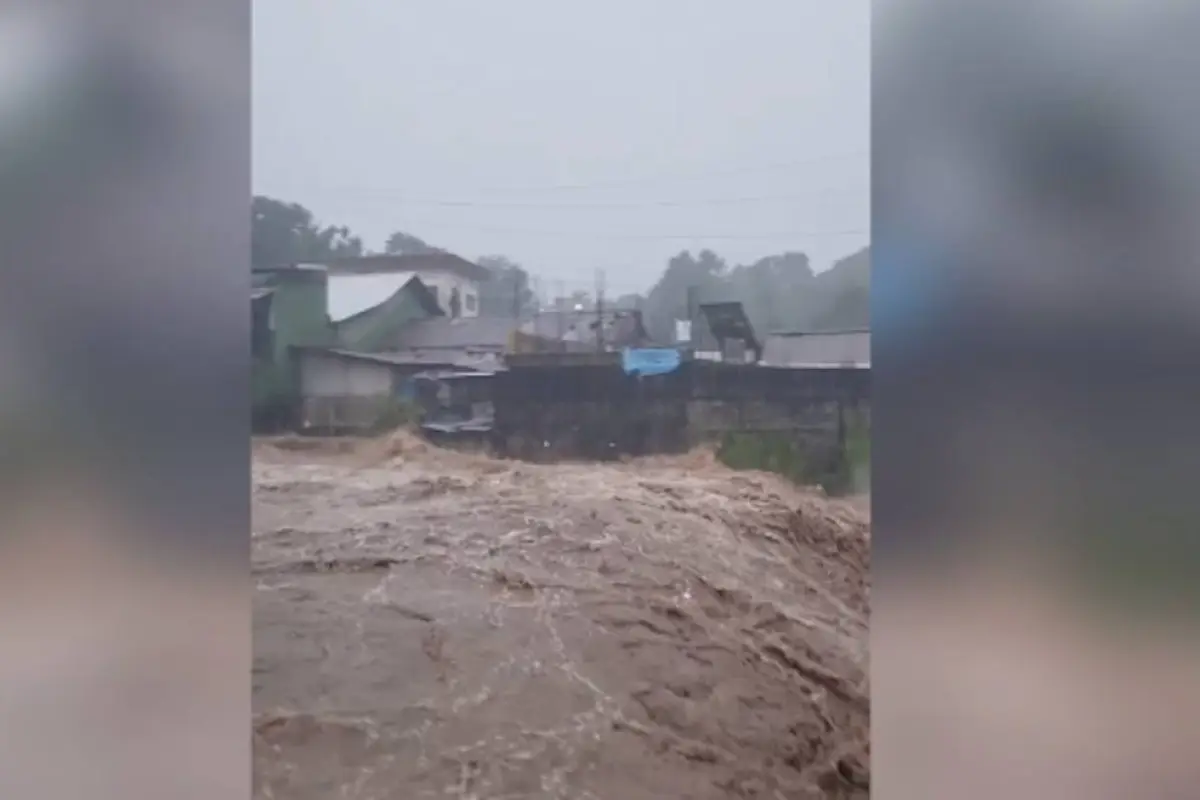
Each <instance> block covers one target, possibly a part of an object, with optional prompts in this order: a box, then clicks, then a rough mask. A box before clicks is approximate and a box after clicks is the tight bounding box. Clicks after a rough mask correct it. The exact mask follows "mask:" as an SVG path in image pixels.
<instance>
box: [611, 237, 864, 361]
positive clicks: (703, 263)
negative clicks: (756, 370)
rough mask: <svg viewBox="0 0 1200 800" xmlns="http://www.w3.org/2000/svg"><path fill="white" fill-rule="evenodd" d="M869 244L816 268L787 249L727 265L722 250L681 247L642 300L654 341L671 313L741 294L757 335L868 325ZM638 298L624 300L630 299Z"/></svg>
mask: <svg viewBox="0 0 1200 800" xmlns="http://www.w3.org/2000/svg"><path fill="white" fill-rule="evenodd" d="M870 289H871V254H870V248H864V249H862V250H860V251H859V252H857V253H855V254H853V255H851V256H848V257H846V258H844V259H842V260H840V261H838V262H837V263H836V264H834V265H833V267H831V268H830V269H828V270H826V271H825V272H822V273H820V274H814V273H813V270H812V266H811V265H810V264H809V261H808V256H806V255H805V254H803V253H797V252H786V253H779V254H777V255H773V256H766V257H765V258H760V259H759V260H757V261H755V262H754V263H752V264H745V265H740V266H735V267H732V268H730V267H729V266H728V265H727V264H726V263H725V261H724V259H722V258H721V257H720V256H718V255H716V254H715V253H713V252H712V251H710V250H701V251H700V252H699V253H697V254H696V255H695V256H693V255H692V254H691V253H690V252H687V251H685V252H682V253H679V254H678V255H676V256H675V257H673V258H672V259H671V260H670V261H668V262H667V268H666V270H665V271H664V272H663V274H662V277H660V278H659V279H658V282H657V283H656V284H654V286H653V287H652V288H651V289H650V291H649V293H648V294H647V295H646V297H645V299H644V300H643V301H642V303H641V305H640V307H641V308H642V309H643V313H644V314H645V322H646V327H647V330H649V332H650V334H651V336H653V337H654V338H655V339H656V340H657V341H660V342H664V343H665V342H670V341H671V340H672V337H673V336H674V321H675V320H677V319H687V318H688V317H689V304H690V306H692V307H691V309H690V311H691V312H692V313H695V312H696V308H695V307H696V306H699V305H700V304H701V303H708V302H717V301H723V300H737V301H740V302H741V303H742V305H743V307H744V308H745V310H746V315H747V316H748V317H749V318H750V322H751V324H752V325H753V326H754V329H755V331H756V332H757V333H758V334H759V336H765V335H766V334H769V333H772V332H775V331H782V330H844V329H849V328H867V327H870ZM638 299H639V298H636V297H628V296H627V297H625V298H622V303H629V304H631V305H636V304H637V301H638Z"/></svg>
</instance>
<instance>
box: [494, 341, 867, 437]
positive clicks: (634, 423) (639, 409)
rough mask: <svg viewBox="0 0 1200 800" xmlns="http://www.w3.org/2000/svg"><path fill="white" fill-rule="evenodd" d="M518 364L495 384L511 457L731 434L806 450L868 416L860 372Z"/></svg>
mask: <svg viewBox="0 0 1200 800" xmlns="http://www.w3.org/2000/svg"><path fill="white" fill-rule="evenodd" d="M529 362H530V363H529V365H528V366H523V365H522V363H521V361H519V360H517V359H512V360H510V368H509V371H508V372H507V373H505V374H502V375H501V376H498V378H499V379H498V380H497V383H496V400H495V403H496V423H497V434H498V438H499V439H501V440H504V441H507V442H508V443H509V444H508V446H509V450H510V454H511V455H514V456H518V457H525V458H530V457H544V458H565V457H572V456H576V457H578V456H583V457H591V458H594V457H598V456H602V455H606V454H607V455H613V456H615V455H620V454H621V453H654V452H658V453H668V452H677V451H680V450H683V449H686V448H687V447H689V446H691V445H694V444H696V443H699V442H701V441H704V440H709V439H716V438H719V437H720V436H721V435H723V434H725V433H727V432H732V431H741V432H763V433H772V434H778V435H780V436H786V437H788V438H790V439H793V440H794V441H796V442H797V443H799V444H801V445H803V446H804V447H805V449H806V450H810V451H812V452H813V453H819V454H824V453H827V452H830V451H832V450H835V449H836V448H838V447H840V446H841V443H842V440H843V436H844V434H845V430H846V428H847V426H848V424H849V421H850V420H851V419H854V420H858V419H862V418H866V419H868V420H869V409H870V375H869V373H868V372H866V371H865V370H841V369H828V370H788V369H769V368H764V367H759V366H755V365H732V364H714V363H706V362H695V361H693V362H685V364H684V365H683V366H682V367H680V369H679V370H677V371H676V372H674V373H670V374H668V375H662V376H654V377H649V378H642V379H640V380H639V379H636V378H631V377H629V376H627V375H625V374H624V373H623V372H622V371H621V369H620V368H619V367H618V366H616V365H604V364H599V363H596V364H590V365H573V366H534V365H533V364H534V361H533V360H532V359H530V360H529Z"/></svg>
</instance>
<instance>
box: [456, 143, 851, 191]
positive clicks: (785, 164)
mask: <svg viewBox="0 0 1200 800" xmlns="http://www.w3.org/2000/svg"><path fill="white" fill-rule="evenodd" d="M869 153H870V150H868V149H858V150H852V151H848V152H845V153H828V154H825V155H821V156H814V157H812V158H804V159H794V160H790V161H777V162H774V163H768V164H759V165H753V166H743V167H733V168H727V169H708V170H687V171H683V172H676V173H670V172H667V173H659V174H657V175H642V176H639V177H628V178H616V179H613V180H601V181H586V182H582V183H557V184H542V185H540V186H539V185H525V186H514V185H509V186H490V187H488V186H480V187H475V188H474V189H473V193H474V192H479V193H499V192H518V193H524V192H530V193H535V192H556V191H564V190H570V191H576V190H587V189H597V188H608V187H613V186H639V185H643V184H647V183H658V182H661V181H673V180H679V181H691V180H706V179H708V178H712V177H719V176H724V175H743V174H753V173H760V172H772V171H775V170H784V169H794V168H796V167H802V166H811V165H813V164H819V163H824V162H828V161H837V160H839V159H850V158H863V157H865V156H867V155H868V154H869Z"/></svg>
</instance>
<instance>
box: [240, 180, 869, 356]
mask: <svg viewBox="0 0 1200 800" xmlns="http://www.w3.org/2000/svg"><path fill="white" fill-rule="evenodd" d="M251 220H252V226H251V260H252V263H253V265H254V266H256V267H259V266H274V265H281V264H289V263H296V262H303V261H312V262H320V261H322V260H325V259H328V258H336V257H343V256H360V255H367V254H369V253H371V252H372V251H371V250H370V249H368V248H367V247H366V246H365V245H364V244H363V241H362V239H361V237H359V236H357V235H354V234H353V233H352V232H351V231H350V230H349V228H347V227H346V226H339V225H324V224H322V223H320V222H319V221H318V220H316V218H315V217H314V215H313V214H312V212H311V211H309V210H308V209H307V208H305V207H304V206H302V205H300V204H299V203H290V202H285V201H282V200H277V199H274V198H270V197H263V196H255V197H254V198H253V201H252V206H251ZM382 252H384V253H395V254H420V253H434V252H442V249H441V248H439V247H436V246H434V245H431V244H429V243H428V242H426V241H424V240H423V239H421V238H420V237H418V236H415V235H413V234H410V233H407V232H404V231H396V232H395V233H393V234H391V235H390V236H389V237H388V238H387V240H386V242H385V243H384V247H383V251H382ZM474 260H475V262H476V263H477V264H479V265H480V266H483V267H486V268H488V269H489V270H491V272H492V275H493V278H492V280H490V281H487V282H486V283H484V284H483V285H482V286H481V287H480V298H479V301H480V313H481V314H483V315H489V316H513V315H514V314H521V315H523V314H528V313H531V312H533V311H535V310H536V309H537V297H536V296H535V294H534V292H533V288H532V285H531V280H530V275H529V273H528V272H527V271H526V270H525V269H524V268H523V267H522V266H521V265H520V264H518V263H516V262H515V261H513V260H512V259H509V258H507V257H505V256H503V255H485V256H480V257H478V258H476V259H474ZM870 279H871V264H870V248H863V249H862V250H859V251H858V252H855V253H853V254H850V255H848V256H847V257H845V258H843V259H841V260H840V261H838V262H837V263H836V264H835V265H834V266H833V267H832V268H830V269H828V270H826V271H824V272H822V273H820V274H816V273H814V272H813V269H812V265H811V264H810V263H809V259H808V256H807V255H805V254H804V253H800V252H784V253H778V254H774V255H768V256H765V257H763V258H760V259H758V260H757V261H754V262H753V263H750V264H729V263H728V262H727V261H726V260H725V259H723V258H722V257H721V256H720V255H718V254H717V253H715V252H713V251H712V250H707V249H706V250H700V251H699V252H698V253H695V254H692V253H691V252H690V251H684V252H681V253H679V254H677V255H675V256H674V257H672V258H671V259H670V260H669V261H668V262H667V265H666V268H665V269H664V270H663V273H662V275H661V276H660V277H659V279H658V281H657V282H656V283H655V284H654V285H653V286H652V287H651V288H650V290H649V291H648V292H646V293H645V294H644V295H637V294H626V295H622V296H620V297H616V298H613V299H612V300H610V303H611V305H612V306H613V307H617V308H637V309H640V310H641V311H642V314H643V318H644V320H645V323H646V327H647V329H648V330H649V332H650V334H651V336H652V337H653V338H654V339H655V340H656V341H660V342H664V343H665V342H669V341H671V338H672V336H673V334H674V330H673V329H674V321H675V320H676V319H686V318H688V317H689V316H690V315H692V314H694V313H695V310H696V309H695V306H697V305H699V304H701V303H706V302H717V301H723V300H738V301H741V303H742V305H743V307H744V308H745V310H746V314H747V316H748V317H749V318H750V321H751V323H752V324H753V325H754V328H755V330H756V331H758V332H759V333H760V335H761V334H766V333H769V332H773V331H780V330H836V329H850V328H866V327H869V324H870ZM568 302H569V303H570V304H571V305H574V304H576V303H579V304H582V305H584V306H586V307H591V306H592V304H593V302H594V298H592V297H591V296H590V294H589V293H588V292H576V293H575V294H574V295H573V296H572V297H571V298H569V299H568Z"/></svg>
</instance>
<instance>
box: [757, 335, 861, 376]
mask: <svg viewBox="0 0 1200 800" xmlns="http://www.w3.org/2000/svg"><path fill="white" fill-rule="evenodd" d="M762 361H763V364H764V365H765V366H775V367H830V366H835V367H837V366H847V367H850V366H853V367H869V366H870V365H871V332H870V331H868V330H855V331H816V332H797V333H773V334H771V335H770V336H768V337H767V341H766V344H765V346H764V348H763V358H762Z"/></svg>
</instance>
